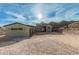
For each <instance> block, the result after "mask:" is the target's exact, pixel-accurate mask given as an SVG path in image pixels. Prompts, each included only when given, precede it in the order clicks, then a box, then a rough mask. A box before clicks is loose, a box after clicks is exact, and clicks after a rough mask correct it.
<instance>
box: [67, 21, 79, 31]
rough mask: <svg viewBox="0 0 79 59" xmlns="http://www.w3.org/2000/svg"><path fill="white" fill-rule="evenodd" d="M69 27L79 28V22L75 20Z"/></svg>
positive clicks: (72, 28) (71, 28)
mask: <svg viewBox="0 0 79 59" xmlns="http://www.w3.org/2000/svg"><path fill="white" fill-rule="evenodd" d="M68 29H69V30H71V31H73V30H79V22H74V23H71V24H69V25H68Z"/></svg>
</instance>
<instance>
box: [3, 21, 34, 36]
mask: <svg viewBox="0 0 79 59" xmlns="http://www.w3.org/2000/svg"><path fill="white" fill-rule="evenodd" d="M4 27H5V28H6V35H7V36H11V37H14V36H15V37H17V36H27V37H30V36H32V34H33V26H31V25H25V24H22V23H18V22H16V23H12V24H8V25H4Z"/></svg>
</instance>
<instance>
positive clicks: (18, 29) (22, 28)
mask: <svg viewBox="0 0 79 59" xmlns="http://www.w3.org/2000/svg"><path fill="white" fill-rule="evenodd" d="M11 30H23V28H11Z"/></svg>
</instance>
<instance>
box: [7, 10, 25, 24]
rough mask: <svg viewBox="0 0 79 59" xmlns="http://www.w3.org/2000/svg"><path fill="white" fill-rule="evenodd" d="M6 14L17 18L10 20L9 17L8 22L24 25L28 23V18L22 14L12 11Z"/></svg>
mask: <svg viewBox="0 0 79 59" xmlns="http://www.w3.org/2000/svg"><path fill="white" fill-rule="evenodd" d="M6 13H7V14H9V15H12V16H15V17H16V18H9V17H8V18H7V19H6V20H8V21H15V22H22V23H25V22H26V18H25V17H24V16H23V15H21V14H18V13H14V12H11V11H7V12H6Z"/></svg>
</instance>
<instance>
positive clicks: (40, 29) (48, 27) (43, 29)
mask: <svg viewBox="0 0 79 59" xmlns="http://www.w3.org/2000/svg"><path fill="white" fill-rule="evenodd" d="M35 31H36V32H52V26H51V25H48V24H43V25H37V26H36V27H35Z"/></svg>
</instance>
